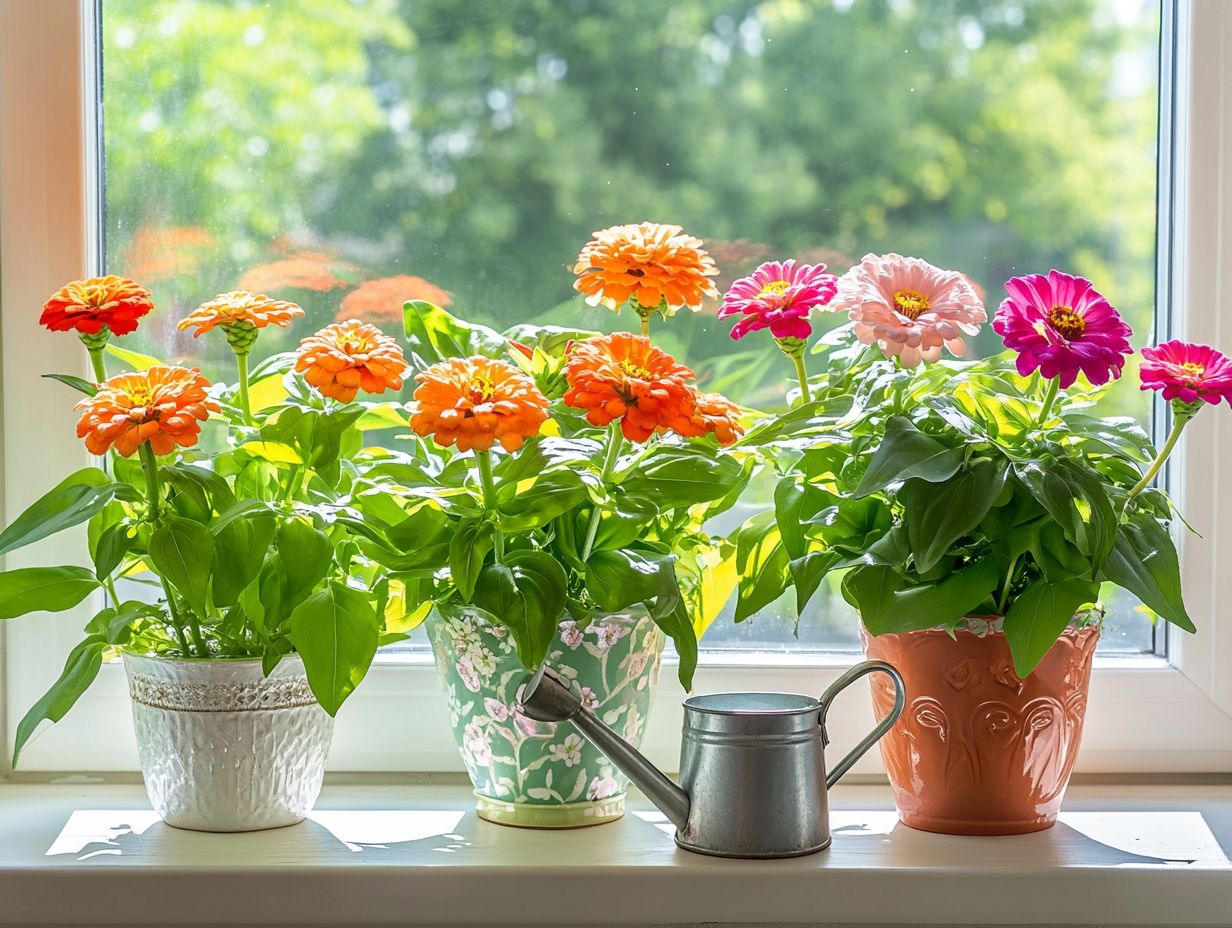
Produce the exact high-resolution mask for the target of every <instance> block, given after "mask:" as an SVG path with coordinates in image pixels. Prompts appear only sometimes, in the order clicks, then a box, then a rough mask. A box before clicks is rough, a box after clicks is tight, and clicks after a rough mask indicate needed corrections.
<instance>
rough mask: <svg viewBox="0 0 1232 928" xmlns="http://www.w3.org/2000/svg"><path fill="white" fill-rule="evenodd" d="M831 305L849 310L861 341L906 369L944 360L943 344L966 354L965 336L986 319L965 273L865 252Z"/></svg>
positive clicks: (840, 286)
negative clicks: (897, 360) (895, 359)
mask: <svg viewBox="0 0 1232 928" xmlns="http://www.w3.org/2000/svg"><path fill="white" fill-rule="evenodd" d="M830 308H831V309H836V310H841V309H845V310H847V312H848V314H849V315H850V317H851V320H852V321H853V322H854V323H855V327H854V328H855V334H856V337H857V338H858V339H860V341H862V342H864V344H866V345H871V344H874V343H876V344H877V346H878V347H880V348H881V350H882V351H883V352H884V353H885V354H886V355H887V356H889V357H895V356H897V357H898V359H899V360H900V361H901V362H902V364H903V365H904V366H905V367H916V366H917V365H919V363H920V361H929V362H933V361H938V360H940V359H941V349H942V348H943V347H944V348H945V349H946V350H947V351H949V352H950V354H953V355H956V356H961V355H963V354H965V353H966V351H967V343H966V341H965V340H964V339H963V336H964V335H975V334H976V333H977V332H979V330H980V326H981V325H982V324H983V323H984V322H987V321H988V316H987V314H986V313H985V312H984V304H983V302H982V301H981V300H980V298H979V296H978V295H977V294H976V292H975V289H974V288H973V287H972V286H971V281H970V280H968V279H967V278H966V276H965V275H963V274H960V273H958V271H943V270H942V269H941V268H938V267H933V266H932V265H931V264H929V263H928V262H927V261H923V260H921V259H919V258H904V257H903V256H902V255H896V254H888V255H865V256H864V257H863V258H862V259H861V261H860V263H859V264H857V265H856V266H855V267H853V268H852V269H851V270H849V271H848V272H847V273H846V274H844V275H843V276H842V277H840V278H839V281H838V295H837V296H836V297H835V298H834V302H833V303H832V304H831V306H830Z"/></svg>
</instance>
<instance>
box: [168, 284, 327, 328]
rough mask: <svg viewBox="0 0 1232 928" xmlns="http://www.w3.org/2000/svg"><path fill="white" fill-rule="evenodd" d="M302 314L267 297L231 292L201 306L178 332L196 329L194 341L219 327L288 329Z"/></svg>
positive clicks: (294, 305)
mask: <svg viewBox="0 0 1232 928" xmlns="http://www.w3.org/2000/svg"><path fill="white" fill-rule="evenodd" d="M303 314H304V311H303V310H302V309H301V308H300V307H299V306H297V305H296V304H295V303H288V302H287V301H286V300H275V299H274V298H272V297H268V296H266V295H265V294H264V293H249V292H248V291H247V290H231V291H228V292H227V293H220V294H218V296H216V297H214V299H212V300H209V301H208V302H205V303H202V304H201V305H200V306H198V307H197V308H196V309H194V310H193V311H192V312H191V313H189V314H188V315H187V316H185V317H184V318H183V319H181V320H180V324H179V329H180V331H181V332H183V331H185V330H187V329H191V328H194V327H195V328H196V330H197V331H195V332H193V338H200V337H201V336H202V335H203V334H204V333H206V332H208V331H210V329H212V328H214V326H218V325H220V326H222V327H223V328H224V329H225V328H226V327H227V326H235V325H240V326H244V327H249V326H251V327H252V328H254V329H263V328H265V327H266V326H267V325H271V324H272V325H280V326H283V327H284V328H285V327H286V326H288V325H290V324H291V320H292V319H294V318H296V317H297V316H302V315H303Z"/></svg>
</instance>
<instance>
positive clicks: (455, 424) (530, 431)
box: [410, 357, 548, 451]
mask: <svg viewBox="0 0 1232 928" xmlns="http://www.w3.org/2000/svg"><path fill="white" fill-rule="evenodd" d="M415 381H416V382H417V383H418V384H419V386H418V387H416V388H415V397H414V401H413V402H412V403H411V406H410V409H411V430H412V431H414V432H415V434H416V435H422V436H423V437H424V438H427V437H428V436H429V435H431V436H434V437H435V439H436V443H437V444H438V445H443V446H449V445H455V444H456V445H457V447H458V450H459V451H490V450H491V449H492V445H493V444H494V443H496V442H500V444H501V447H502V448H504V449H505V450H506V451H517V450H518V449H519V448H521V447H522V443H523V442H524V441H526V439H528V438H531V437H532V436H535V435H538V434H539V428H540V426H542V425H543V423H544V422H546V421H547V418H548V401H547V398H546V397H544V395H543V394H542V393H540V392H539V388H538V387H536V386H535V382H534V381H533V380H531V379H530V378H529V377H527V376H526V375H525V374H523V373H522V372H521V371H519V370H518V369H517V368H516V367H514V366H513V365H512V364H509V363H507V362H505V361H497V360H494V359H492V358H482V357H473V358H449V359H448V360H445V361H441V362H439V363H437V364H433V365H432V366H431V367H429V368H428V369H427V370H425V371H423V372H422V373H420V374H417V375H416V376H415Z"/></svg>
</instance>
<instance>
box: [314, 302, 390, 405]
mask: <svg viewBox="0 0 1232 928" xmlns="http://www.w3.org/2000/svg"><path fill="white" fill-rule="evenodd" d="M295 369H296V370H297V371H300V372H301V373H303V375H304V379H305V380H307V381H308V382H309V383H310V384H312V385H313V386H314V387H316V388H317V389H318V390H320V391H321V393H323V394H324V395H325V396H329V397H332V398H333V399H336V400H341V401H342V402H344V403H349V402H351V400H353V399H355V394H356V393H358V392H359V391H360V390H363V391H364V392H365V393H384V392H385V391H386V390H400V389H402V378H403V375H404V374H405V373H406V358H405V357H404V356H403V354H402V349H401V348H400V347H399V346H398V343H397V342H396V341H394V340H393V339H392V338H390V337H389V336H388V335H386V334H385V333H384V332H382V331H381V330H380V329H378V328H377V327H376V326H374V325H368V324H367V323H364V322H360V321H359V320H358V319H348V320H347V321H346V322H335V323H334V324H333V325H327V326H326V327H325V328H323V329H321V330H320V331H319V332H317V333H315V334H313V335H310V336H308V337H307V338H305V339H304V340H303V341H302V342H300V345H299V350H298V351H297V352H296V354H295Z"/></svg>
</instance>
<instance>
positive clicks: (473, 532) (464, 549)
mask: <svg viewBox="0 0 1232 928" xmlns="http://www.w3.org/2000/svg"><path fill="white" fill-rule="evenodd" d="M493 543H494V539H493V528H492V524H491V523H490V522H487V521H484V520H471V521H467V522H464V523H463V524H461V525H459V526H458V527H457V529H455V531H454V535H453V540H452V541H451V542H450V543H449V576H450V577H451V578H452V580H453V584H454V586H456V587H457V588H458V592H459V593H460V594H461V595H462V601H463V602H467V603H469V602H470V601H471V597H472V596H473V595H474V593H475V582H476V581H477V580H478V579H479V571H480V570H481V569H482V568H483V561H484V558H486V557H487V556H488V552H489V551H491V550H492V545H493Z"/></svg>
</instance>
